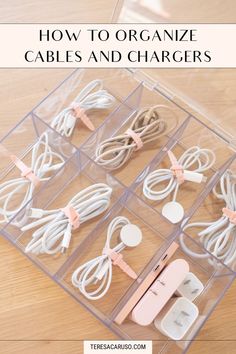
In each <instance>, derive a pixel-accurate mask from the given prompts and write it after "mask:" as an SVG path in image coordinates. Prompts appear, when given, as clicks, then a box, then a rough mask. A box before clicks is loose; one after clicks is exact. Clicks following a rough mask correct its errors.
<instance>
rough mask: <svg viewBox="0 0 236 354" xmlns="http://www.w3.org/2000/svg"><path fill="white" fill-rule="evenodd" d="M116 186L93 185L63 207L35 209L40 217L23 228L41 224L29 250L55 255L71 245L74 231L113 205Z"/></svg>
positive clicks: (35, 212)
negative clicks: (111, 203)
mask: <svg viewBox="0 0 236 354" xmlns="http://www.w3.org/2000/svg"><path fill="white" fill-rule="evenodd" d="M111 193H112V188H111V187H109V186H108V185H107V184H104V183H97V184H93V185H91V186H89V187H87V188H85V189H83V190H81V191H80V192H79V193H77V194H76V195H75V196H74V197H73V198H72V199H71V200H70V201H69V203H68V205H67V206H66V207H65V208H63V209H54V210H43V209H37V208H31V211H30V212H31V214H30V217H31V218H36V219H39V220H36V221H34V222H32V223H30V224H28V225H25V226H23V227H22V229H21V230H22V231H27V230H31V229H33V228H35V227H39V226H41V225H42V226H41V227H39V228H38V229H37V230H36V231H34V232H33V234H32V239H31V240H30V242H29V243H28V245H27V246H26V248H25V252H26V253H29V252H30V253H34V254H40V253H47V254H55V253H57V252H59V251H61V252H64V251H65V250H66V249H67V248H68V247H69V245H70V242H71V236H72V231H73V230H76V229H78V228H79V226H80V225H81V224H82V223H84V222H86V221H88V220H91V219H92V218H95V217H96V216H98V215H100V214H101V213H103V212H104V211H105V210H106V209H108V207H109V205H110V198H111Z"/></svg>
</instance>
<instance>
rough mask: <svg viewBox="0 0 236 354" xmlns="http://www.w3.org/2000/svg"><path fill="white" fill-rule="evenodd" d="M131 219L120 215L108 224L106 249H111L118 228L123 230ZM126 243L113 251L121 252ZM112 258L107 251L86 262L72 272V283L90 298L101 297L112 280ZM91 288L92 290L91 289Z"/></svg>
mask: <svg viewBox="0 0 236 354" xmlns="http://www.w3.org/2000/svg"><path fill="white" fill-rule="evenodd" d="M128 224H130V221H129V220H128V219H127V218H125V217H123V216H118V217H116V218H114V219H113V220H112V221H111V223H110V224H109V226H108V230H107V238H106V243H105V245H104V250H105V249H111V240H112V237H113V235H114V233H115V232H116V231H117V230H121V229H122V228H123V227H124V226H125V225H128ZM125 247H126V245H125V244H124V243H123V242H119V243H118V244H117V245H116V246H115V247H114V248H112V249H111V251H114V252H116V253H118V254H120V253H121V252H122V251H123V250H124V249H125ZM112 268H113V266H112V259H111V257H109V256H108V255H107V254H106V253H105V254H104V253H103V254H102V255H100V256H98V257H96V258H94V259H92V260H90V261H88V262H86V263H85V264H83V265H81V266H80V267H78V268H77V269H76V270H75V271H74V272H73V274H72V278H71V281H72V284H73V285H74V287H76V288H78V289H79V291H80V292H81V293H82V294H83V295H84V296H85V297H86V298H87V299H89V300H98V299H101V298H102V297H103V296H104V295H105V294H106V293H107V292H108V290H109V288H110V285H111V281H112ZM89 288H90V290H89Z"/></svg>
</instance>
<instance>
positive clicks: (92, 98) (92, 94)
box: [51, 80, 115, 137]
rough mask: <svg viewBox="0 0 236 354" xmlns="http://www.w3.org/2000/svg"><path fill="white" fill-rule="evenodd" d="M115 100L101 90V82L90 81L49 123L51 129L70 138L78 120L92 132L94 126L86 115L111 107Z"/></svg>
mask: <svg viewBox="0 0 236 354" xmlns="http://www.w3.org/2000/svg"><path fill="white" fill-rule="evenodd" d="M114 102H115V98H114V97H113V96H112V95H110V94H109V93H108V92H107V91H106V90H104V89H103V88H102V80H94V81H91V82H90V83H89V84H88V85H87V86H85V87H84V89H83V90H82V91H81V92H80V93H79V95H78V96H77V97H76V99H75V100H74V102H72V103H71V104H70V105H69V107H67V108H65V109H63V110H62V111H61V112H60V113H59V114H58V115H57V116H56V117H55V118H54V119H53V120H52V123H51V127H52V128H54V129H55V130H56V131H57V132H58V133H60V134H61V135H63V136H66V137H70V136H71V135H72V133H73V131H74V128H75V125H76V122H77V120H78V119H80V120H81V121H82V123H83V124H84V125H85V126H86V127H87V128H89V129H90V130H94V129H95V128H94V125H93V123H92V122H91V120H90V119H89V118H88V116H87V113H88V112H89V111H92V110H103V109H108V108H110V107H112V106H113V104H114Z"/></svg>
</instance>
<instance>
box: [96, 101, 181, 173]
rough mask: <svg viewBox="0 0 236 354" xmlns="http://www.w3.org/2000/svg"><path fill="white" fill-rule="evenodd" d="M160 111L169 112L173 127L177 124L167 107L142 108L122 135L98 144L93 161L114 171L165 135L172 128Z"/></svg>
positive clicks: (175, 118) (173, 113) (176, 119)
mask: <svg viewBox="0 0 236 354" xmlns="http://www.w3.org/2000/svg"><path fill="white" fill-rule="evenodd" d="M161 110H167V111H170V112H171V114H172V115H173V117H174V122H175V125H176V124H177V121H178V118H177V116H176V115H175V112H174V111H173V110H172V109H171V108H169V107H168V106H165V105H157V106H154V107H151V108H144V109H142V110H141V111H139V112H138V113H137V115H136V116H135V118H134V120H133V122H132V124H131V126H130V127H129V129H127V130H126V131H125V132H124V133H122V134H120V135H117V136H114V137H111V138H109V139H106V140H104V141H103V142H101V143H100V145H99V146H98V147H97V149H96V151H95V161H96V162H97V163H98V164H99V165H101V166H102V167H104V168H106V169H108V170H116V169H118V168H120V167H122V166H123V165H124V164H125V163H126V162H127V161H128V160H129V159H130V158H131V155H132V154H133V153H134V151H136V150H139V149H141V148H142V147H143V145H144V144H147V143H150V142H152V141H154V140H157V139H158V138H160V137H161V136H162V135H164V134H167V133H168V132H169V131H170V130H172V129H173V128H174V127H173V126H172V127H171V126H170V125H169V123H168V119H165V118H164V117H162V116H161V114H160V113H159V111H161Z"/></svg>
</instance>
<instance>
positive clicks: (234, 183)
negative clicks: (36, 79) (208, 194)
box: [180, 170, 236, 269]
mask: <svg viewBox="0 0 236 354" xmlns="http://www.w3.org/2000/svg"><path fill="white" fill-rule="evenodd" d="M218 188H219V189H220V190H219V191H217V189H218ZM213 194H214V195H215V197H216V198H217V199H219V200H222V201H223V202H224V203H225V206H226V208H227V209H228V210H230V211H232V212H236V175H234V174H233V172H232V171H230V170H227V171H226V172H225V174H224V175H223V176H222V177H221V179H220V182H219V185H217V186H216V187H214V188H213ZM189 228H203V231H201V232H199V233H198V236H199V240H200V243H201V244H202V245H203V246H204V248H205V249H206V250H207V251H208V252H209V253H211V254H213V255H214V256H215V257H216V258H218V259H219V260H221V261H222V262H223V263H224V264H226V265H227V266H230V267H232V268H233V269H235V266H236V224H235V223H234V222H232V221H231V220H230V218H229V217H228V216H227V215H224V211H223V215H222V216H221V217H220V218H219V219H217V220H215V221H211V222H194V223H190V224H188V225H186V226H185V228H184V231H186V230H188V229H189ZM180 242H181V246H182V248H183V250H184V251H185V252H186V253H187V254H189V255H190V256H192V257H195V258H208V257H209V254H207V253H204V252H203V253H196V252H194V251H192V250H191V249H190V248H189V247H188V246H187V245H186V243H185V239H184V234H182V235H181V237H180ZM209 261H210V262H211V260H210V259H209Z"/></svg>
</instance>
